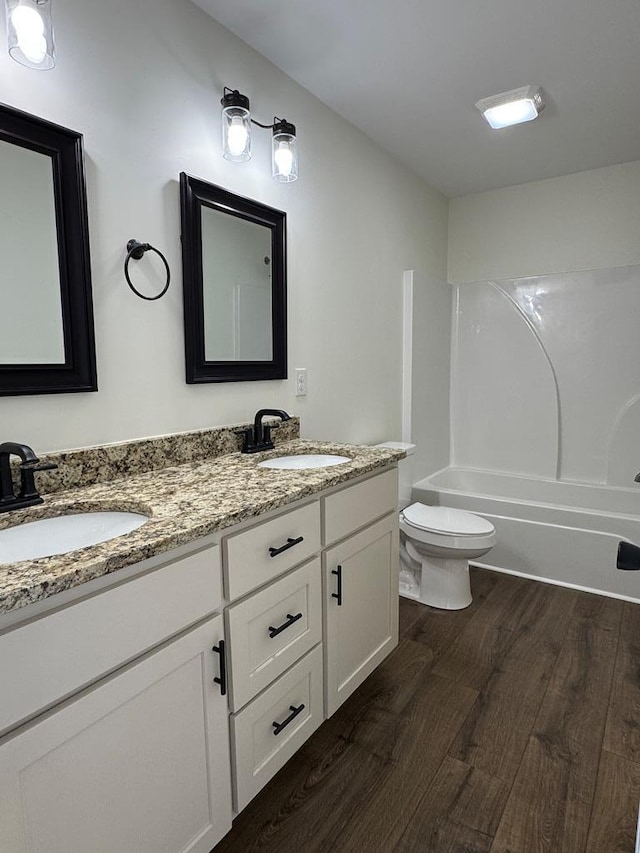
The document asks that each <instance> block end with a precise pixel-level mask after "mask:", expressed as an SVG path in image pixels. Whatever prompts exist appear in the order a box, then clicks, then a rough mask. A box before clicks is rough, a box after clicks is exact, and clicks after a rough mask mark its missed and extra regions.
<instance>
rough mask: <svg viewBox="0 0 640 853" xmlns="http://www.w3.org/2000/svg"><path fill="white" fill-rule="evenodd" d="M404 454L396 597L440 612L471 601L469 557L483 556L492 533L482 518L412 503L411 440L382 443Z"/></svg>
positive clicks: (458, 608) (401, 472) (492, 537)
mask: <svg viewBox="0 0 640 853" xmlns="http://www.w3.org/2000/svg"><path fill="white" fill-rule="evenodd" d="M381 446H383V447H384V446H387V447H388V446H391V447H396V448H400V449H402V450H405V451H406V452H407V458H406V459H403V460H401V461H400V463H399V475H400V493H399V496H400V507H399V509H400V595H402V596H404V597H406V598H414V599H416V600H418V601H421V602H422V603H423V604H428V605H430V606H431V607H439V608H441V609H443V610H462V609H463V608H464V607H468V606H469V605H470V604H471V601H472V597H471V585H470V582H469V560H475V559H477V558H478V557H482V556H483V554H486V553H487V551H489V550H490V549H491V548H492V547H493V545H495V542H496V531H495V527H494V526H493V524H491V522H490V521H487V519H486V518H482V516H479V515H476V514H475V513H472V512H466V511H464V510H461V509H452V508H450V507H444V506H426V505H425V504H422V503H412V504H410V505H409V506H407V504H408V503H409V501H410V499H411V498H410V495H411V483H412V480H413V477H412V462H413V460H412V459H411V456H412V455H413V453H414V452H415V445H414V444H402V443H400V442H386V444H384V445H381Z"/></svg>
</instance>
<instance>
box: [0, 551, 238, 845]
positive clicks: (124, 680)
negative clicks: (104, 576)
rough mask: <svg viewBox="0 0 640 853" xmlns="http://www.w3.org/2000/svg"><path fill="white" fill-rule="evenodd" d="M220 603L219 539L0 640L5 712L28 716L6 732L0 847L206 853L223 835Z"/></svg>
mask: <svg viewBox="0 0 640 853" xmlns="http://www.w3.org/2000/svg"><path fill="white" fill-rule="evenodd" d="M190 581H191V582H192V585H190V583H189V582H190ZM220 604H221V599H220V561H219V548H218V547H217V546H214V547H212V548H206V549H203V550H200V551H199V552H197V553H196V554H192V555H189V556H187V557H184V558H182V559H179V560H176V561H175V562H172V563H170V564H168V565H165V566H160V567H158V568H157V569H155V570H154V571H151V572H150V573H148V574H144V575H142V576H140V577H136V578H134V579H132V580H129V581H127V582H126V583H123V584H120V585H118V586H116V587H114V588H112V589H108V590H106V591H104V592H101V593H99V594H98V595H95V596H92V597H88V598H86V599H84V600H80V601H78V602H77V603H74V604H72V605H70V606H68V607H65V608H63V609H61V610H57V611H55V612H53V613H49V614H47V615H44V616H42V617H41V618H39V619H35V620H33V621H30V622H27V623H26V624H24V625H22V626H20V627H17V628H15V629H13V630H9V631H8V632H7V633H6V634H4V635H2V636H0V672H2V674H3V678H2V681H3V696H2V700H1V701H0V705H1V706H2V710H3V717H4V720H5V722H7V721H9V722H11V720H12V718H13V719H14V720H15V719H19V718H22V717H28V718H30V719H29V721H28V722H26V723H23V724H22V725H20V726H18V727H17V728H13V729H12V730H11V731H9V733H8V734H6V735H5V737H4V738H2V739H1V740H0V850H2V851H3V853H5V851H6V853H88V851H91V853H125V851H126V853H128V851H131V853H134V851H135V853H187V851H188V853H209V851H210V850H211V848H212V847H213V846H214V845H215V844H216V843H217V842H218V841H219V840H220V839H221V838H222V836H223V835H225V834H226V832H227V831H228V830H229V829H230V827H231V817H232V813H231V783H230V767H229V740H228V709H227V700H226V697H225V696H222V695H221V689H220V685H219V684H218V683H217V682H216V681H215V679H220V675H221V671H220V667H221V659H220V654H218V653H216V652H215V651H214V646H215V647H217V648H218V649H219V648H220V642H221V640H223V638H224V634H223V617H222V614H218V615H215V616H211V615H210V614H211V611H213V610H215V609H216V608H217V607H219V606H220ZM185 625H186V626H189V625H191V626H192V627H187V629H186V630H184V629H185ZM178 631H181V633H177V632H178ZM150 647H152V648H151V649H150V650H149V648H150ZM129 659H133V660H132V661H131V662H130V663H127V661H128V660H129ZM105 672H107V674H106V675H105V674H104V673H105ZM87 683H89V686H86V685H87ZM69 692H71V693H72V694H73V695H71V696H70V697H68V698H66V694H67V693H69ZM61 695H64V697H65V700H64V701H62V702H60V701H59V699H60V697H61ZM54 700H55V701H57V704H54V705H53V707H51V708H49V709H48V710H45V712H44V713H40V712H41V711H42V710H44V709H45V706H49V705H51V703H52V701H54ZM37 714H39V715H38V716H34V715H37Z"/></svg>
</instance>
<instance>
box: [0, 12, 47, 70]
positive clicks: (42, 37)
mask: <svg viewBox="0 0 640 853" xmlns="http://www.w3.org/2000/svg"><path fill="white" fill-rule="evenodd" d="M5 8H6V10H7V45H8V48H9V56H10V57H11V58H12V59H15V61H16V62H19V63H20V65H26V66H27V68H34V69H35V70H37V71H49V70H50V69H51V68H53V67H54V66H55V64H56V57H55V47H54V43H53V21H52V20H51V0H5Z"/></svg>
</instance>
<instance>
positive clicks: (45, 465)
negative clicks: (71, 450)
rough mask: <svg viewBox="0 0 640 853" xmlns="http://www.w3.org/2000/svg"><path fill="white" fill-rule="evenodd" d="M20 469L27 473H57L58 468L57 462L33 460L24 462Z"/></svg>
mask: <svg viewBox="0 0 640 853" xmlns="http://www.w3.org/2000/svg"><path fill="white" fill-rule="evenodd" d="M20 467H21V468H22V469H23V470H24V469H26V470H27V471H55V470H56V469H57V467H58V466H57V465H56V463H55V462H41V461H40V460H39V459H31V460H30V461H29V462H23V463H22V464H21V465H20Z"/></svg>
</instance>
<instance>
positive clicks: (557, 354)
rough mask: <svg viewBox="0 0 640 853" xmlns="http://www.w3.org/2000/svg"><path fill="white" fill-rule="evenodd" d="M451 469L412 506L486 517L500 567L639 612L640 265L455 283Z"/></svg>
mask: <svg viewBox="0 0 640 853" xmlns="http://www.w3.org/2000/svg"><path fill="white" fill-rule="evenodd" d="M454 298H455V300H456V303H455V311H454V327H453V341H452V365H451V462H450V467H448V468H445V469H443V470H442V471H440V472H438V473H437V474H435V475H431V476H428V477H427V478H426V479H424V480H422V481H421V482H419V483H418V484H417V485H416V487H415V488H414V493H413V499H414V500H421V501H424V502H425V503H435V504H443V505H447V506H452V507H457V508H460V509H465V510H469V511H470V512H475V513H479V514H480V515H482V516H484V517H485V518H487V519H488V520H489V521H491V522H492V524H493V525H494V526H495V528H496V532H497V544H496V545H495V546H494V548H493V549H492V550H491V552H490V553H489V554H488V555H487V557H486V558H484V561H481V563H480V564H481V565H482V564H484V565H487V566H490V567H493V568H497V569H503V570H506V571H512V572H517V573H519V574H524V575H527V576H529V577H533V578H539V579H541V580H549V581H552V582H555V583H561V584H568V585H571V586H577V587H580V588H582V589H587V590H592V591H597V592H602V593H605V594H609V595H614V596H618V597H622V598H628V599H630V600H632V601H640V574H638V573H634V572H621V571H618V570H617V569H616V553H617V547H618V543H619V542H620V541H627V542H633V543H634V544H636V545H640V484H638V483H636V482H634V477H635V476H636V474H637V473H638V470H639V469H640V440H639V436H640V335H638V329H637V324H638V318H639V317H640V266H626V267H616V268H610V269H600V270H590V271H582V272H569V273H557V274H551V275H541V276H533V277H529V278H519V279H508V280H501V281H480V282H474V283H465V284H459V285H457V286H456V289H455V295H454Z"/></svg>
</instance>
